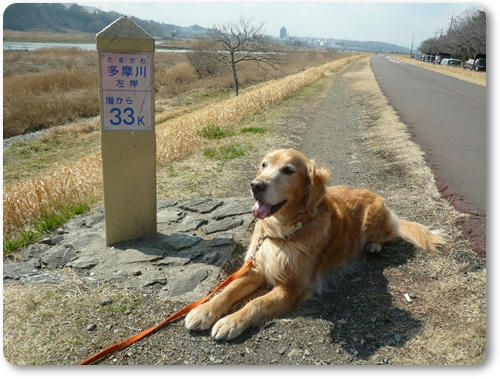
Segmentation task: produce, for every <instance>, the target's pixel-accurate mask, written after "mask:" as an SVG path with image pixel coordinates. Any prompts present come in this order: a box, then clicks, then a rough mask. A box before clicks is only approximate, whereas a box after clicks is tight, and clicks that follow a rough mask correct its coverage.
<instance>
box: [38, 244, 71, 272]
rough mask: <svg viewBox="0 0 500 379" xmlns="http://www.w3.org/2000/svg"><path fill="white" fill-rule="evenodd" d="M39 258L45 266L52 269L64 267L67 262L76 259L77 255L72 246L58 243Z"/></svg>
mask: <svg viewBox="0 0 500 379" xmlns="http://www.w3.org/2000/svg"><path fill="white" fill-rule="evenodd" d="M41 258H42V262H43V263H44V264H45V265H46V266H47V268H48V269H51V270H53V269H55V268H62V267H64V266H65V265H66V264H67V263H69V262H71V261H73V260H75V259H77V258H78V255H77V254H76V252H75V249H74V248H73V247H72V246H67V245H59V246H54V247H53V248H51V249H49V250H47V251H46V252H45V253H44V254H43V255H42V257H41Z"/></svg>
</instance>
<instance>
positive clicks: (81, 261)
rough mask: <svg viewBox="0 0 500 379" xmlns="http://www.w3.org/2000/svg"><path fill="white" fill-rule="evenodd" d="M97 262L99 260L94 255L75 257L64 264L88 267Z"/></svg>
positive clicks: (82, 267)
mask: <svg viewBox="0 0 500 379" xmlns="http://www.w3.org/2000/svg"><path fill="white" fill-rule="evenodd" d="M98 263H99V260H98V259H97V258H96V257H88V256H83V257H80V258H77V259H75V260H74V261H72V262H69V263H67V264H66V266H69V267H73V268H81V269H88V268H92V267H94V266H95V265H97V264H98Z"/></svg>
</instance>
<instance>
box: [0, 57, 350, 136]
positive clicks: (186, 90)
mask: <svg viewBox="0 0 500 379" xmlns="http://www.w3.org/2000/svg"><path fill="white" fill-rule="evenodd" d="M3 54H4V73H3V74H4V110H3V117H4V128H3V136H4V138H6V137H11V136H15V135H19V134H24V133H27V132H32V131H36V130H39V129H44V128H48V127H51V126H54V125H58V124H63V123H67V122H74V121H76V120H79V119H82V118H88V117H92V116H96V115H98V113H99V92H98V82H97V53H96V52H95V51H85V50H81V49H78V48H43V49H38V50H34V51H4V53H3ZM340 56H341V55H339V54H337V53H335V52H325V51H319V52H313V51H310V52H296V53H289V54H287V55H286V58H284V60H283V62H281V64H280V65H279V67H278V68H277V69H273V68H271V67H268V66H259V65H257V64H256V63H255V62H245V64H242V65H241V66H240V67H239V71H238V75H239V81H240V83H241V85H242V87H243V88H245V87H248V86H250V85H253V84H256V83H259V82H263V81H266V80H271V79H276V78H279V77H283V76H286V75H290V74H293V73H296V72H299V71H302V70H305V69H307V68H310V67H314V66H319V65H321V64H324V63H326V62H328V61H331V60H333V59H337V58H339V57H340ZM232 85H233V81H232V74H231V73H230V72H229V70H222V71H221V72H220V73H218V74H217V75H215V76H210V77H205V78H201V79H200V78H199V77H198V75H197V74H196V72H195V70H194V69H193V67H192V66H191V64H190V63H189V61H188V58H187V57H186V54H180V53H165V52H157V54H156V55H155V91H156V102H155V107H156V112H158V113H161V112H165V111H170V112H172V111H173V110H174V109H177V108H178V107H182V106H186V105H193V104H196V103H200V102H203V100H207V99H211V98H216V99H220V98H224V97H227V96H230V94H231V91H232Z"/></svg>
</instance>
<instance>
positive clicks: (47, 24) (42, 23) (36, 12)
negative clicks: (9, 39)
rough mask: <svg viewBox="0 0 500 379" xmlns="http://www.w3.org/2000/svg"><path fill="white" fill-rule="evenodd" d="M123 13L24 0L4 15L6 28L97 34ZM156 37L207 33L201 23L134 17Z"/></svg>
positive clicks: (135, 20) (191, 35) (193, 36)
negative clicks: (166, 21) (172, 23)
mask: <svg viewBox="0 0 500 379" xmlns="http://www.w3.org/2000/svg"><path fill="white" fill-rule="evenodd" d="M120 16H123V15H122V14H120V13H117V12H104V11H101V10H100V9H97V8H93V7H83V6H80V5H77V4H68V3H66V4H48V3H20V4H11V5H9V6H8V7H7V8H6V9H5V12H4V14H3V27H4V29H11V30H22V31H43V32H55V33H97V32H99V31H101V30H102V29H103V28H105V27H106V26H107V25H109V24H110V23H111V22H113V21H114V20H116V19H117V18H118V17H120ZM131 19H132V20H134V22H136V23H137V24H138V25H140V26H141V27H142V28H143V29H144V30H145V31H147V32H148V33H149V34H151V35H152V36H155V37H163V38H168V37H179V38H196V37H200V36H202V35H205V34H206V33H207V30H208V29H206V28H202V27H200V26H198V25H194V26H189V27H183V26H177V25H171V24H165V23H159V22H156V21H152V20H150V21H146V20H141V19H139V18H136V17H133V16H132V17H131Z"/></svg>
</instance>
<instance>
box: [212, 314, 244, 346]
mask: <svg viewBox="0 0 500 379" xmlns="http://www.w3.org/2000/svg"><path fill="white" fill-rule="evenodd" d="M245 329H246V325H245V323H244V322H242V321H241V320H240V319H239V317H237V316H235V315H229V316H226V317H224V318H222V319H220V320H219V321H217V322H216V323H215V325H214V327H213V328H212V337H213V338H215V339H216V340H226V341H227V340H231V339H233V338H235V337H238V336H239V335H240V334H241V333H243V331H244V330H245Z"/></svg>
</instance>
